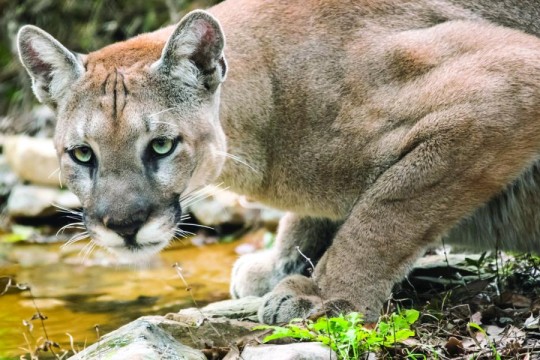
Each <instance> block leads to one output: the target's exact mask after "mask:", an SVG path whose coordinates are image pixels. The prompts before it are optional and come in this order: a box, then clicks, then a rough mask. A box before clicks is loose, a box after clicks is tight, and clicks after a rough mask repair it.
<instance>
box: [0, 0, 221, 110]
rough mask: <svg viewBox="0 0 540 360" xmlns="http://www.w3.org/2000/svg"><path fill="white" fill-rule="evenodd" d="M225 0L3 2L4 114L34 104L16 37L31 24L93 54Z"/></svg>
mask: <svg viewBox="0 0 540 360" xmlns="http://www.w3.org/2000/svg"><path fill="white" fill-rule="evenodd" d="M219 1H220V0H94V1H90V0H0V116H2V115H5V114H8V113H11V114H13V113H17V112H23V111H28V110H29V109H30V108H31V106H33V104H34V101H35V100H34V97H33V95H32V92H31V90H30V80H29V78H28V76H27V75H26V73H25V71H24V69H23V68H22V66H21V65H20V63H19V61H18V57H17V54H16V44H15V37H16V34H17V30H18V29H19V28H20V27H21V26H22V25H25V24H33V25H37V26H39V27H41V28H42V29H44V30H45V31H47V32H49V33H50V34H51V35H53V36H54V37H56V38H57V39H58V40H60V42H61V43H63V44H64V45H65V46H66V47H68V48H69V49H70V50H73V51H76V52H81V53H87V52H89V51H92V50H96V49H99V48H101V47H102V46H104V45H107V44H110V43H112V42H115V41H120V40H124V39H126V38H129V37H132V36H134V35H137V34H140V33H143V32H148V31H152V30H155V29H157V28H159V27H162V26H164V25H167V24H171V23H174V22H177V21H178V20H180V18H181V17H182V15H183V14H184V13H185V12H187V11H188V10H191V9H194V8H207V7H210V6H211V5H213V4H215V3H218V2H219Z"/></svg>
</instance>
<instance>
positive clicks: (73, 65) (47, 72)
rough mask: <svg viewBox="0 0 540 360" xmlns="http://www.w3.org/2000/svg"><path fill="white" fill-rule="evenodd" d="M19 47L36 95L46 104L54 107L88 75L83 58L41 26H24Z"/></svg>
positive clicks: (21, 30)
mask: <svg viewBox="0 0 540 360" xmlns="http://www.w3.org/2000/svg"><path fill="white" fill-rule="evenodd" d="M17 45H18V48H19V57H20V59H21V62H22V64H23V65H24V67H25V68H26V70H27V71H28V74H30V77H31V78H32V89H33V90H34V94H35V95H36V97H37V98H38V100H39V101H41V102H43V103H47V104H49V105H53V106H54V105H55V104H56V103H57V102H58V99H60V98H61V97H62V96H63V95H65V92H66V89H67V88H68V87H69V85H70V84H72V83H73V82H74V81H75V80H77V79H78V78H79V77H80V76H81V75H82V74H83V73H84V66H83V64H82V60H81V59H80V57H79V56H78V55H75V54H74V53H72V52H71V51H69V50H68V49H66V48H65V47H64V46H63V45H62V44H60V42H58V40H56V39H55V38H53V37H52V36H51V35H49V34H48V33H46V32H45V31H43V30H41V29H40V28H38V27H35V26H32V25H26V26H23V27H22V28H21V29H20V30H19V34H18V36H17Z"/></svg>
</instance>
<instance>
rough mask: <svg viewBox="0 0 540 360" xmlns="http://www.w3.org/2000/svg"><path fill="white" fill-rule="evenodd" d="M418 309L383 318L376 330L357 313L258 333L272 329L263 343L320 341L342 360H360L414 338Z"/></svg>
mask: <svg viewBox="0 0 540 360" xmlns="http://www.w3.org/2000/svg"><path fill="white" fill-rule="evenodd" d="M419 315H420V313H419V312H418V311H417V310H413V309H411V310H404V311H398V312H397V313H392V314H390V315H386V316H383V317H381V318H380V319H379V322H377V324H376V325H375V327H374V328H368V327H366V326H364V319H363V316H362V314H360V313H357V312H353V313H350V314H347V315H340V316H338V317H331V318H327V317H321V318H319V319H318V320H317V321H315V322H313V321H311V320H304V319H293V320H291V322H290V323H289V324H287V325H285V326H270V325H262V326H258V327H256V328H255V330H261V329H271V330H272V333H271V334H270V335H268V336H266V337H265V338H264V339H263V341H264V342H269V341H272V340H277V339H282V338H293V339H298V340H301V341H318V342H321V343H323V344H325V345H327V346H329V347H331V348H332V349H333V350H334V351H335V352H336V353H337V354H338V357H339V358H340V359H359V358H360V356H361V355H362V354H363V353H365V352H367V351H378V350H380V349H381V348H383V347H384V348H389V347H392V346H395V344H397V343H401V342H403V341H405V340H407V339H408V338H410V337H412V336H414V334H415V333H414V331H413V330H412V329H411V325H412V324H414V323H415V322H416V320H418V317H419Z"/></svg>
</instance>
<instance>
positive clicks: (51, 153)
mask: <svg viewBox="0 0 540 360" xmlns="http://www.w3.org/2000/svg"><path fill="white" fill-rule="evenodd" d="M4 155H5V157H6V160H7V162H8V164H9V166H10V167H11V169H12V170H13V172H15V174H17V176H18V177H19V178H20V179H22V180H26V181H29V182H31V183H34V184H38V185H53V186H59V185H60V180H59V171H60V170H59V164H58V158H57V156H56V150H55V149H54V145H53V141H52V139H40V138H33V137H28V136H22V135H21V136H9V137H6V138H5V139H4Z"/></svg>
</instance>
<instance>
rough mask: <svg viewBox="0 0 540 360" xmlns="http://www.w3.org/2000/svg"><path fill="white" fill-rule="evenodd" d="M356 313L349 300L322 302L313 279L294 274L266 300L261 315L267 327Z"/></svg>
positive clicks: (268, 295) (326, 300)
mask: <svg viewBox="0 0 540 360" xmlns="http://www.w3.org/2000/svg"><path fill="white" fill-rule="evenodd" d="M353 310H354V307H353V305H352V304H351V303H349V302H348V301H346V300H342V299H323V298H322V297H321V296H319V290H318V288H317V285H316V284H315V283H314V282H313V280H311V279H309V278H307V277H305V276H301V275H292V276H289V277H287V278H285V279H283V280H282V281H281V282H280V283H279V284H278V285H277V286H276V288H275V289H274V290H273V291H272V292H270V293H268V294H267V295H266V296H265V297H264V301H263V304H262V305H261V307H260V308H259V312H258V316H259V321H260V322H263V323H265V324H279V323H286V322H289V321H290V320H292V319H295V318H303V319H305V318H308V317H312V316H313V317H319V316H323V315H327V316H335V315H338V314H345V313H348V312H350V311H353Z"/></svg>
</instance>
